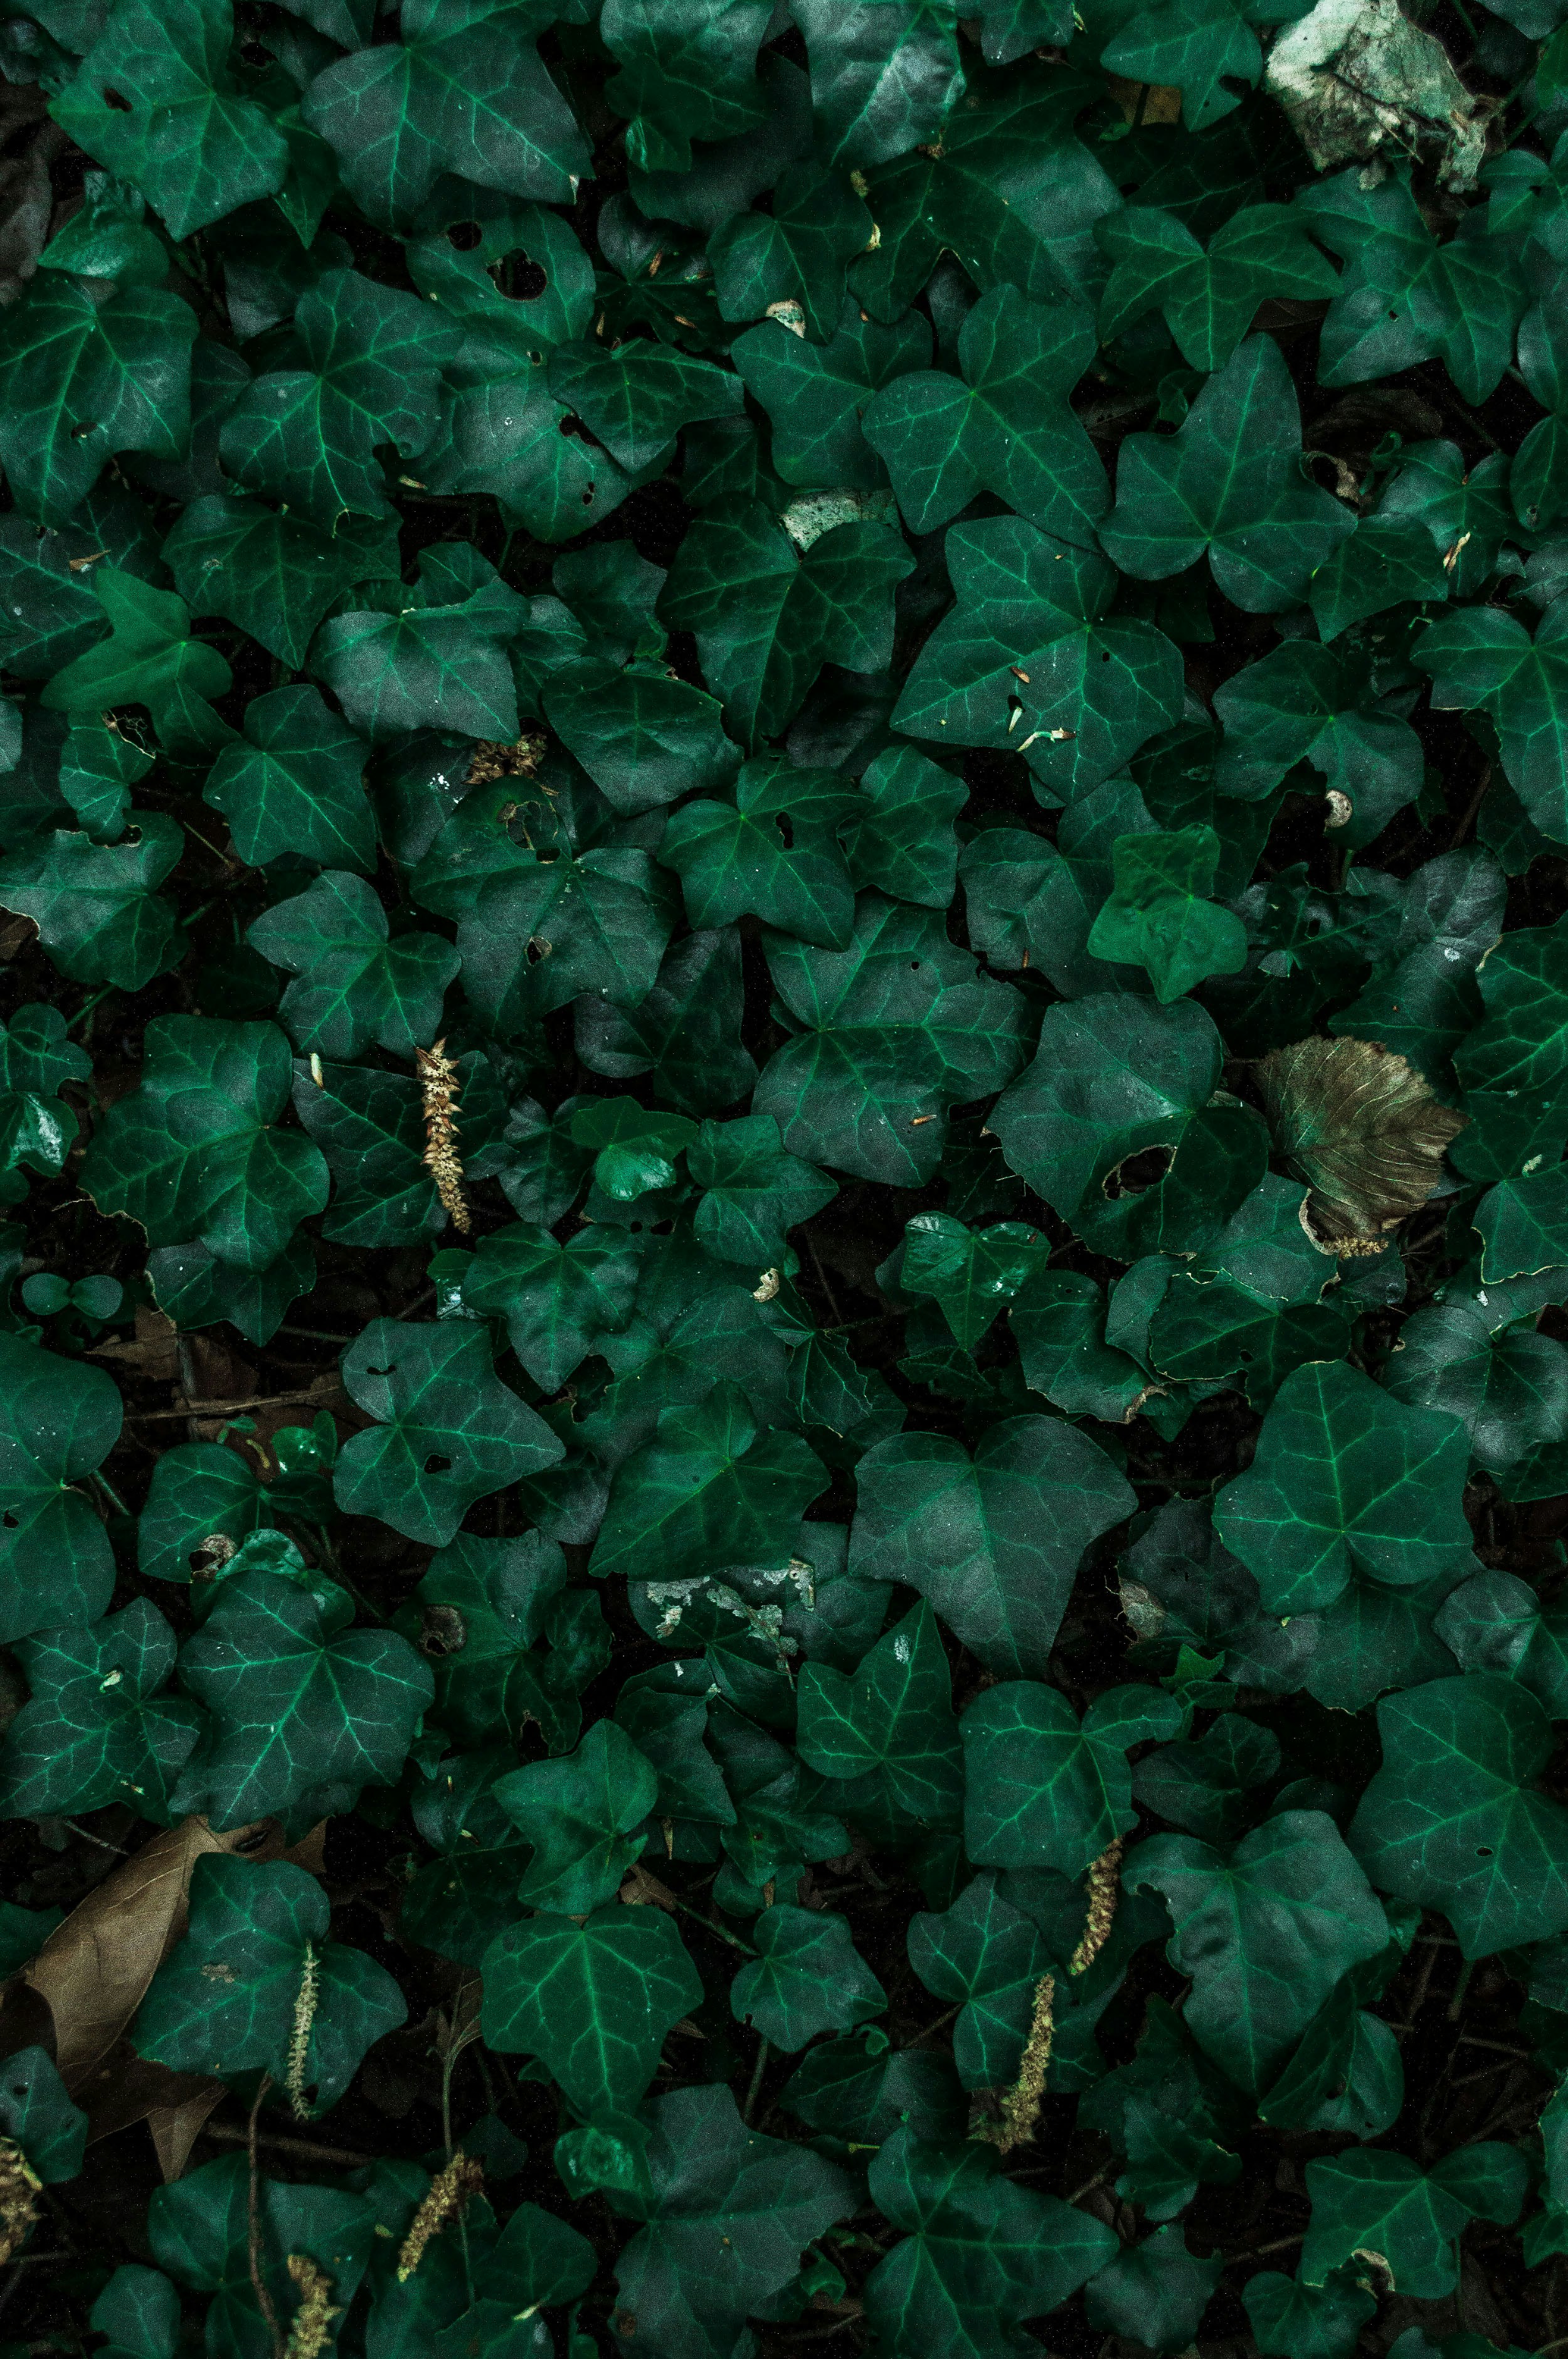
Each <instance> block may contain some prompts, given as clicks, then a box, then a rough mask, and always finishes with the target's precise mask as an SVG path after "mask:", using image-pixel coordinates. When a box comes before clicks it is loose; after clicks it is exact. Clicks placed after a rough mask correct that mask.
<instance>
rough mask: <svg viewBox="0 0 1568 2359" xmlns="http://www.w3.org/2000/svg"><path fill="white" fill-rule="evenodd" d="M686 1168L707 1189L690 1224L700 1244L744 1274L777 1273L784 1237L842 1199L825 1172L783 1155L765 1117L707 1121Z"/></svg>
mask: <svg viewBox="0 0 1568 2359" xmlns="http://www.w3.org/2000/svg"><path fill="white" fill-rule="evenodd" d="M687 1170H688V1171H689V1172H690V1173H691V1176H692V1179H693V1180H694V1181H695V1183H696V1185H697V1187H698V1188H700V1189H701V1190H702V1197H701V1201H699V1203H698V1205H697V1212H696V1215H695V1217H694V1222H693V1226H694V1229H695V1231H696V1234H697V1240H698V1242H699V1243H700V1244H702V1245H706V1246H707V1248H708V1251H709V1253H712V1254H715V1255H717V1256H718V1257H719V1260H720V1261H730V1262H738V1263H740V1264H741V1266H742V1267H743V1268H744V1267H747V1266H751V1265H753V1264H754V1265H755V1266H756V1267H757V1268H758V1269H770V1268H776V1267H777V1266H779V1265H780V1264H781V1263H782V1262H783V1260H784V1252H785V1234H786V1232H787V1231H788V1230H790V1229H793V1228H795V1227H797V1226H798V1225H799V1224H800V1223H803V1222H806V1221H809V1220H810V1219H811V1218H812V1216H813V1215H814V1214H815V1213H816V1212H821V1211H822V1209H823V1207H824V1206H825V1205H827V1204H830V1203H831V1202H832V1201H833V1199H834V1197H835V1196H836V1195H837V1194H838V1187H837V1185H836V1184H835V1182H834V1181H833V1180H829V1179H828V1178H827V1174H826V1172H822V1171H818V1170H817V1169H816V1165H815V1164H811V1163H806V1162H803V1161H802V1160H801V1158H800V1157H799V1156H798V1155H790V1154H787V1153H786V1152H785V1150H784V1147H783V1146H782V1145H781V1144H780V1140H779V1126H778V1124H777V1123H776V1122H775V1121H774V1120H773V1116H772V1114H745V1115H742V1116H741V1119H740V1120H739V1121H737V1122H705V1123H704V1124H703V1125H702V1126H701V1129H700V1131H699V1133H698V1136H697V1138H696V1139H694V1140H693V1142H692V1144H691V1145H690V1147H688V1148H687Z"/></svg>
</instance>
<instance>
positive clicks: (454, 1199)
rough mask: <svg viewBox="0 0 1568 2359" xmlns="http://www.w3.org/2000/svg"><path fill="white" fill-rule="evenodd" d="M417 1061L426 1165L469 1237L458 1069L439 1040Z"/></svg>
mask: <svg viewBox="0 0 1568 2359" xmlns="http://www.w3.org/2000/svg"><path fill="white" fill-rule="evenodd" d="M414 1058H415V1064H416V1068H417V1071H418V1074H419V1088H420V1091H421V1093H422V1094H423V1096H424V1100H425V1168H426V1169H427V1171H428V1172H429V1173H430V1175H431V1177H432V1178H433V1179H434V1180H435V1182H436V1193H437V1194H438V1196H439V1198H440V1200H441V1204H442V1209H443V1210H444V1211H445V1212H446V1214H447V1217H448V1218H449V1220H450V1222H451V1223H452V1225H453V1227H454V1228H456V1229H459V1230H460V1231H461V1232H462V1234H464V1235H465V1236H466V1235H467V1234H468V1232H469V1230H470V1228H471V1227H472V1226H473V1222H472V1219H471V1217H470V1212H469V1208H468V1199H467V1197H466V1196H465V1195H464V1194H463V1164H462V1158H461V1156H460V1154H459V1152H458V1094H459V1082H458V1069H457V1067H456V1065H454V1064H453V1062H452V1060H451V1059H450V1058H449V1056H448V1054H447V1044H446V1042H445V1041H444V1040H438V1041H437V1043H436V1045H435V1047H434V1048H433V1049H416V1050H415V1052H414Z"/></svg>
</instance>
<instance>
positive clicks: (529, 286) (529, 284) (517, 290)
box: [512, 255, 550, 303]
mask: <svg viewBox="0 0 1568 2359" xmlns="http://www.w3.org/2000/svg"><path fill="white" fill-rule="evenodd" d="M549 283H550V277H549V273H548V271H546V270H545V269H544V268H543V267H542V266H541V265H540V264H538V263H537V262H535V261H533V260H531V258H530V257H529V256H528V255H523V257H522V259H521V260H520V261H518V262H516V263H514V265H513V270H512V292H513V294H514V296H515V298H516V299H517V301H518V302H519V303H533V302H535V301H537V299H538V298H539V297H540V296H541V295H542V294H543V293H544V291H545V289H546V287H547V286H548V285H549Z"/></svg>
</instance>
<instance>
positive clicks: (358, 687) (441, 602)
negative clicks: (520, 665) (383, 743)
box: [311, 541, 523, 744]
mask: <svg viewBox="0 0 1568 2359" xmlns="http://www.w3.org/2000/svg"><path fill="white" fill-rule="evenodd" d="M464 560H467V561H466V562H465V561H464ZM522 607H523V602H522V600H521V599H520V598H519V597H518V595H517V592H515V591H514V590H509V589H508V588H507V586H506V584H505V582H503V581H502V580H501V578H500V576H499V575H498V574H497V573H496V572H495V571H494V570H493V568H492V567H491V566H490V565H488V564H486V562H485V560H483V559H482V558H481V557H479V556H478V555H477V552H475V551H473V550H472V549H470V548H469V546H468V544H467V543H466V542H462V541H459V542H455V543H453V544H451V545H450V547H449V549H444V550H442V551H440V552H438V553H437V552H430V553H427V555H426V556H425V557H424V558H423V559H422V560H421V561H420V568H419V582H418V583H417V586H416V588H415V589H414V590H412V591H408V590H406V589H404V588H403V586H402V584H401V583H395V584H392V585H390V586H389V588H388V590H387V592H386V603H385V604H384V605H382V604H378V605H376V606H371V607H362V608H353V609H351V610H349V611H347V612H344V613H341V614H334V615H332V616H330V618H329V620H328V621H327V622H325V623H323V625H321V628H320V630H319V632H318V633H317V635H316V638H315V641H314V643H313V646H312V648H311V663H312V668H313V669H314V670H315V671H316V672H317V673H318V674H319V677H320V678H321V679H323V680H325V682H326V684H327V686H328V687H329V688H330V690H331V691H332V693H333V695H334V696H335V697H336V698H337V700H338V701H339V703H340V704H341V706H342V708H343V711H344V712H345V713H346V714H347V716H348V718H349V720H350V721H351V723H353V725H354V727H355V728H356V729H359V730H361V731H362V733H363V734H365V735H366V736H367V737H371V738H376V739H385V738H388V737H395V736H396V735H397V734H399V733H400V732H401V731H404V730H407V729H455V730H461V731H462V732H464V733H465V734H467V735H469V736H470V737H481V738H485V739H488V740H490V741H492V742H495V741H500V742H501V743H503V744H510V743H511V741H512V740H513V739H514V737H515V736H516V734H517V697H516V690H515V686H514V680H513V676H512V667H511V665H510V664H509V663H508V661H507V659H506V656H505V652H504V648H505V643H506V641H507V640H508V639H510V638H511V637H512V636H513V635H514V632H515V631H516V628H517V625H518V623H519V621H520V620H521V619H522Z"/></svg>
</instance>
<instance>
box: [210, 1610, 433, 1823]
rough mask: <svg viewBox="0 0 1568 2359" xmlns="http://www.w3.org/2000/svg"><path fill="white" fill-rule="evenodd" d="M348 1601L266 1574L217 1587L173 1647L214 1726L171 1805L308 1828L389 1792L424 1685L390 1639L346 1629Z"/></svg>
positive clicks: (234, 1819) (425, 1699) (217, 1816)
mask: <svg viewBox="0 0 1568 2359" xmlns="http://www.w3.org/2000/svg"><path fill="white" fill-rule="evenodd" d="M352 1618H353V1604H352V1602H351V1599H350V1598H349V1597H348V1596H347V1595H346V1594H345V1593H343V1592H341V1591H339V1592H338V1593H337V1596H336V1597H335V1598H333V1599H331V1600H330V1603H329V1604H328V1605H327V1606H326V1607H324V1606H323V1605H322V1603H320V1602H319V1599H318V1598H316V1597H315V1596H313V1595H312V1594H311V1593H310V1592H309V1591H308V1590H305V1589H301V1588H300V1587H299V1586H298V1584H297V1582H292V1581H286V1580H284V1579H282V1578H281V1577H280V1576H279V1575H278V1574H276V1573H275V1572H244V1573H239V1574H237V1575H235V1576H234V1578H233V1579H232V1580H229V1581H225V1582H222V1585H221V1586H220V1588H219V1592H218V1597H217V1601H216V1603H214V1605H213V1607H212V1611H211V1614H209V1615H208V1617H207V1620H206V1622H205V1623H204V1624H203V1625H202V1627H201V1628H200V1630H199V1631H198V1632H197V1634H196V1636H194V1637H192V1638H188V1639H187V1640H186V1642H185V1645H184V1646H183V1647H181V1649H180V1657H179V1678H180V1684H181V1685H182V1686H183V1687H185V1688H187V1689H189V1691H190V1693H191V1694H192V1695H194V1696H195V1697H196V1698H197V1700H198V1701H199V1702H200V1703H203V1704H205V1705H206V1707H207V1710H208V1712H210V1713H211V1720H212V1726H211V1734H209V1736H208V1737H207V1740H206V1742H205V1743H204V1744H203V1745H202V1746H201V1747H200V1750H199V1751H198V1753H197V1754H196V1756H195V1757H194V1758H193V1759H192V1760H191V1761H190V1763H189V1765H188V1767H187V1768H186V1770H185V1774H184V1776H183V1777H182V1778H181V1780H180V1784H179V1788H178V1791H177V1793H176V1796H175V1799H174V1804H173V1807H174V1808H175V1810H200V1811H201V1812H203V1813H204V1815H205V1816H206V1817H208V1818H209V1819H210V1820H211V1822H212V1824H213V1825H214V1826H215V1827H218V1828H224V1827H239V1826H245V1825H247V1824H248V1823H249V1822H250V1821H252V1820H253V1819H259V1818H265V1817H266V1816H267V1815H268V1814H269V1813H273V1812H277V1813H281V1812H283V1811H285V1810H290V1809H292V1810H295V1811H297V1814H298V1820H297V1822H298V1823H299V1824H300V1825H302V1826H308V1825H309V1824H310V1823H311V1822H312V1821H313V1820H314V1819H317V1818H319V1817H320V1816H321V1815H322V1813H323V1812H324V1811H330V1810H344V1809H351V1808H352V1806H353V1801H354V1800H355V1799H357V1798H358V1795H359V1792H360V1789H361V1788H362V1787H363V1786H366V1785H375V1786H383V1785H390V1784H391V1782H392V1781H393V1779H394V1778H395V1777H396V1776H397V1773H398V1771H399V1770H400V1769H401V1767H402V1766H403V1763H404V1761H405V1759H406V1757H407V1753H408V1747H409V1745H410V1744H411V1743H412V1742H413V1738H414V1733H415V1730H416V1727H417V1725H418V1722H419V1715H420V1714H421V1712H424V1711H425V1710H426V1709H427V1706H428V1705H429V1702H430V1700H431V1695H432V1692H433V1682H432V1680H431V1678H430V1674H429V1671H428V1670H427V1669H426V1666H425V1665H424V1664H423V1663H422V1662H421V1661H420V1660H419V1658H418V1657H417V1655H416V1654H415V1652H414V1650H413V1648H412V1647H409V1646H407V1645H406V1643H405V1641H404V1640H403V1639H401V1638H399V1637H398V1636H395V1633H394V1632H392V1631H390V1630H346V1629H345V1627H344V1625H345V1624H346V1623H348V1622H350V1621H351V1620H352Z"/></svg>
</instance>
